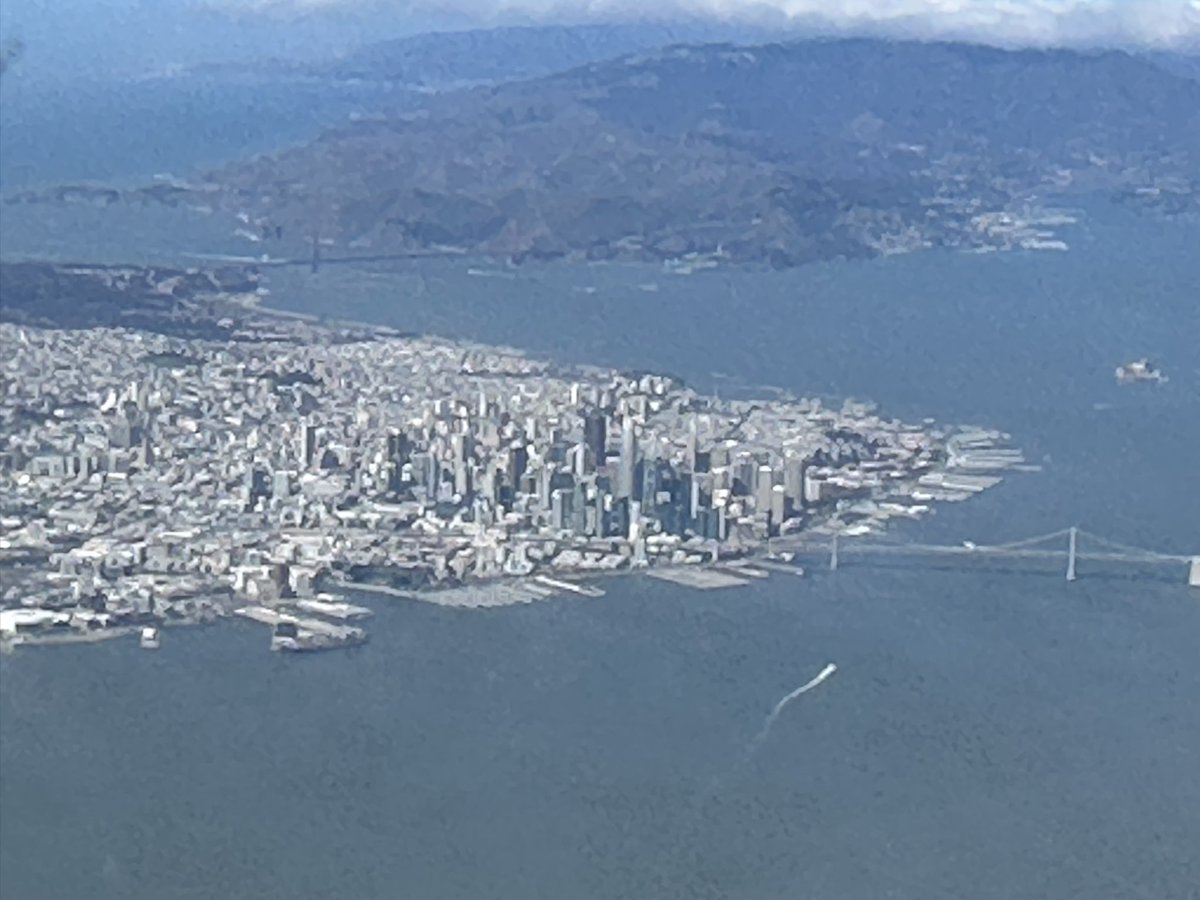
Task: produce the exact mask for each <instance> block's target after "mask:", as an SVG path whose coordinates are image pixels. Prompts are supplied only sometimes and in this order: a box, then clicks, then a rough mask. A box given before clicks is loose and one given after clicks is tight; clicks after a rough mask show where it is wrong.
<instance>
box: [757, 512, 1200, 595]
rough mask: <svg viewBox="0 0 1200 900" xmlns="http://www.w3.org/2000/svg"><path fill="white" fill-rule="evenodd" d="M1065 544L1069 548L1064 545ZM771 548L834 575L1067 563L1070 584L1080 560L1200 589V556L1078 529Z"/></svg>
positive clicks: (838, 538) (783, 543)
mask: <svg viewBox="0 0 1200 900" xmlns="http://www.w3.org/2000/svg"><path fill="white" fill-rule="evenodd" d="M1064 541H1065V544H1066V546H1063V542H1064ZM771 546H772V548H783V547H786V548H787V549H791V550H795V551H797V552H808V553H816V552H821V553H828V554H829V568H830V569H832V570H835V571H836V570H837V568H838V562H839V560H840V559H841V558H842V557H844V556H848V555H853V556H875V555H879V556H889V555H890V556H959V557H978V558H999V559H1045V560H1065V561H1066V576H1067V581H1074V580H1075V577H1076V571H1075V567H1076V563H1077V562H1078V561H1080V560H1086V561H1093V560H1094V561H1096V562H1114V563H1125V564H1130V565H1186V566H1188V567H1189V570H1188V583H1189V584H1191V585H1192V586H1194V587H1200V555H1195V556H1185V555H1183V554H1178V553H1161V552H1159V551H1157V550H1147V549H1145V548H1142V547H1131V546H1129V545H1127V544H1120V543H1118V542H1116V541H1113V540H1109V539H1108V538H1105V537H1102V536H1100V535H1098V534H1092V533H1091V532H1088V531H1083V530H1082V529H1080V528H1076V527H1075V526H1071V527H1070V528H1061V529H1059V530H1058V531H1052V532H1050V533H1049V534H1039V535H1035V536H1033V537H1029V538H1022V539H1021V540H1016V541H1009V542H1007V543H1003V544H976V543H972V542H971V541H963V543H961V544H922V543H906V542H903V541H886V540H878V539H876V540H867V541H859V540H855V539H854V538H851V537H847V536H846V535H837V534H835V535H833V536H832V537H831V538H830V539H829V540H828V541H813V540H811V539H807V538H799V539H797V540H795V541H789V540H788V539H787V538H786V537H785V538H775V539H773V540H772V541H771Z"/></svg>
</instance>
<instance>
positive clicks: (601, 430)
mask: <svg viewBox="0 0 1200 900" xmlns="http://www.w3.org/2000/svg"><path fill="white" fill-rule="evenodd" d="M607 439H608V420H607V419H606V418H605V416H604V413H602V412H600V411H599V410H592V411H591V412H589V413H588V414H587V415H586V416H584V419H583V442H584V443H585V444H586V445H587V448H588V450H589V451H590V452H591V455H592V459H593V460H595V462H596V465H597V466H602V465H604V457H605V454H606V453H607V452H608V447H607V446H606V441H607Z"/></svg>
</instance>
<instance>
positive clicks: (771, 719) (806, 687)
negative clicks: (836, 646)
mask: <svg viewBox="0 0 1200 900" xmlns="http://www.w3.org/2000/svg"><path fill="white" fill-rule="evenodd" d="M836 671H837V665H836V664H834V663H830V664H829V665H827V666H826V667H825V668H823V669H822V670H821V671H820V672H818V673H817V675H816V677H815V678H813V679H812V680H811V681H807V682H805V683H804V684H802V685H800V687H798V688H796V689H795V690H794V691H792V692H791V693H788V694H785V695H784V697H783V699H782V700H780V701H779V702H778V703H776V704H775V708H774V709H773V710H771V714H770V715H769V716H767V721H766V722H764V723H763V727H762V731H760V732H759V733H758V737H756V738H755V739H754V743H753V744H752V745H751V749H752V750H754V749H757V748H758V747H759V746H761V745H762V743H763V741H765V740H766V739H767V736H768V735H769V734H770V733H771V726H772V725H774V724H775V720H776V719H778V718H779V714H780V713H782V712H783V708H784V707H785V706H787V705H788V704H789V703H791V702H792V701H793V700H795V699H796V698H797V697H799V696H800V695H801V694H806V693H808V692H809V691H811V690H812V689H813V688H815V687H816V686H817V685H819V684H820V683H821V682H822V681H824V680H825V679H826V678H828V677H829V676H830V675H832V674H833V673H834V672H836Z"/></svg>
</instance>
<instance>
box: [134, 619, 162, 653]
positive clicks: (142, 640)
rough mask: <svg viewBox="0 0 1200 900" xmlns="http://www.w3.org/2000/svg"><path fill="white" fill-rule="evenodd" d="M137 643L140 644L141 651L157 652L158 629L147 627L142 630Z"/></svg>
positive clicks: (151, 626)
mask: <svg viewBox="0 0 1200 900" xmlns="http://www.w3.org/2000/svg"><path fill="white" fill-rule="evenodd" d="M138 643H139V644H141V646H142V649H143V650H157V649H158V629H157V628H155V627H154V626H153V625H147V626H146V627H145V628H143V629H142V632H141V636H140V637H139V638H138Z"/></svg>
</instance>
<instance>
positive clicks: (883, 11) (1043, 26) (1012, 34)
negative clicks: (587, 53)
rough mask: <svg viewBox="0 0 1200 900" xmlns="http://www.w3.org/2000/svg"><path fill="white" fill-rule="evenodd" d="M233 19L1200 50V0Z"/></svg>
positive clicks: (813, 2)
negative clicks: (763, 32) (682, 21)
mask: <svg viewBox="0 0 1200 900" xmlns="http://www.w3.org/2000/svg"><path fill="white" fill-rule="evenodd" d="M203 2H206V3H207V4H208V5H211V6H216V7H218V8H221V9H223V10H225V11H227V12H236V13H251V14H263V15H270V16H284V17H287V16H293V15H305V14H314V13H331V14H332V13H338V12H345V11H356V12H372V13H377V12H393V13H397V14H403V15H421V16H427V17H428V16H434V17H437V16H448V17H451V18H453V19H454V20H456V21H460V22H466V23H476V24H479V25H494V24H500V23H509V22H523V23H527V22H580V21H610V20H621V21H628V20H636V19H648V18H653V19H664V18H672V17H674V16H680V15H687V16H696V17H701V18H713V19H721V20H728V21H736V22H756V23H761V24H771V25H777V26H779V27H781V28H794V29H800V30H804V29H808V30H819V31H826V32H827V31H836V32H850V33H871V34H876V33H885V34H896V35H905V36H919V37H942V38H965V39H972V40H979V41H983V42H987V43H996V44H1019V45H1058V44H1068V45H1078V44H1084V45H1128V44H1134V45H1181V44H1182V45H1191V46H1200V0H203Z"/></svg>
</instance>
